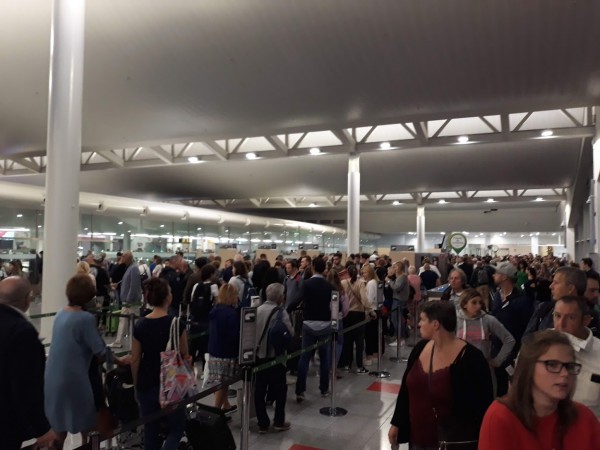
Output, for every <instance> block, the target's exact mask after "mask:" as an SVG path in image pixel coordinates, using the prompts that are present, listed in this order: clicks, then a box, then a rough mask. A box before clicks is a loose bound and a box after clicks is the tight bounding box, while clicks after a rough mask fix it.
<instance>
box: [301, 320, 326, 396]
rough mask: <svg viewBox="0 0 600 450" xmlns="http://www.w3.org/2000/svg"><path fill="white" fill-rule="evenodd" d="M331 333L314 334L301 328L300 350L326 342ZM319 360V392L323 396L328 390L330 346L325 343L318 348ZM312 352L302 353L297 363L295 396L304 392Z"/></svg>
mask: <svg viewBox="0 0 600 450" xmlns="http://www.w3.org/2000/svg"><path fill="white" fill-rule="evenodd" d="M330 334H331V333H324V334H323V332H314V331H313V330H311V329H310V328H308V327H307V326H304V327H303V328H302V348H303V349H304V348H306V347H310V346H311V345H314V344H316V343H317V342H321V341H324V340H326V339H327V338H328V337H329V336H330ZM318 350H319V359H320V377H319V390H320V391H321V394H324V393H325V392H327V391H328V390H329V369H330V367H331V344H330V343H327V344H324V345H321V346H320V347H319V348H318ZM311 355H312V352H304V353H302V354H301V355H300V361H298V380H297V381H296V395H300V394H303V393H304V391H306V377H307V375H308V364H309V363H310V357H311Z"/></svg>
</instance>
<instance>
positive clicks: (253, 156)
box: [246, 152, 257, 159]
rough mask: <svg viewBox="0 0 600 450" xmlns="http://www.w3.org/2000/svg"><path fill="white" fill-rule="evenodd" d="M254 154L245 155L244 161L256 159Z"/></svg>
mask: <svg viewBox="0 0 600 450" xmlns="http://www.w3.org/2000/svg"><path fill="white" fill-rule="evenodd" d="M256 158H257V156H256V153H253V152H250V153H246V159H256Z"/></svg>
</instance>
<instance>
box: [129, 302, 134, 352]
mask: <svg viewBox="0 0 600 450" xmlns="http://www.w3.org/2000/svg"><path fill="white" fill-rule="evenodd" d="M134 326H135V313H134V312H133V311H132V312H131V314H129V349H130V350H131V349H132V348H133V327H134Z"/></svg>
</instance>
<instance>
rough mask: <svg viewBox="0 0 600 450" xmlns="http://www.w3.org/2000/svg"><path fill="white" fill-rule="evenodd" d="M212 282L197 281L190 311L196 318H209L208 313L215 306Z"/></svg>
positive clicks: (193, 290)
mask: <svg viewBox="0 0 600 450" xmlns="http://www.w3.org/2000/svg"><path fill="white" fill-rule="evenodd" d="M210 287H211V284H210V283H196V284H195V285H194V287H193V288H192V295H191V299H190V312H191V313H192V316H193V317H194V319H196V320H201V319H205V320H208V314H209V313H210V310H211V309H212V307H213V299H212V291H211V288H210Z"/></svg>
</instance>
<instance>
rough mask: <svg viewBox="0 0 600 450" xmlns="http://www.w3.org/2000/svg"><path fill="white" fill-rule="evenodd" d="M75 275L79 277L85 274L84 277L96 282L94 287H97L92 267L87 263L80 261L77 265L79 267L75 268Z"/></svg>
mask: <svg viewBox="0 0 600 450" xmlns="http://www.w3.org/2000/svg"><path fill="white" fill-rule="evenodd" d="M75 273H76V274H77V275H81V274H83V275H87V276H89V277H90V278H91V279H92V281H93V282H94V286H96V277H95V276H94V274H93V273H92V269H90V265H89V264H88V263H86V262H85V261H79V262H78V263H77V265H76V266H75Z"/></svg>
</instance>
